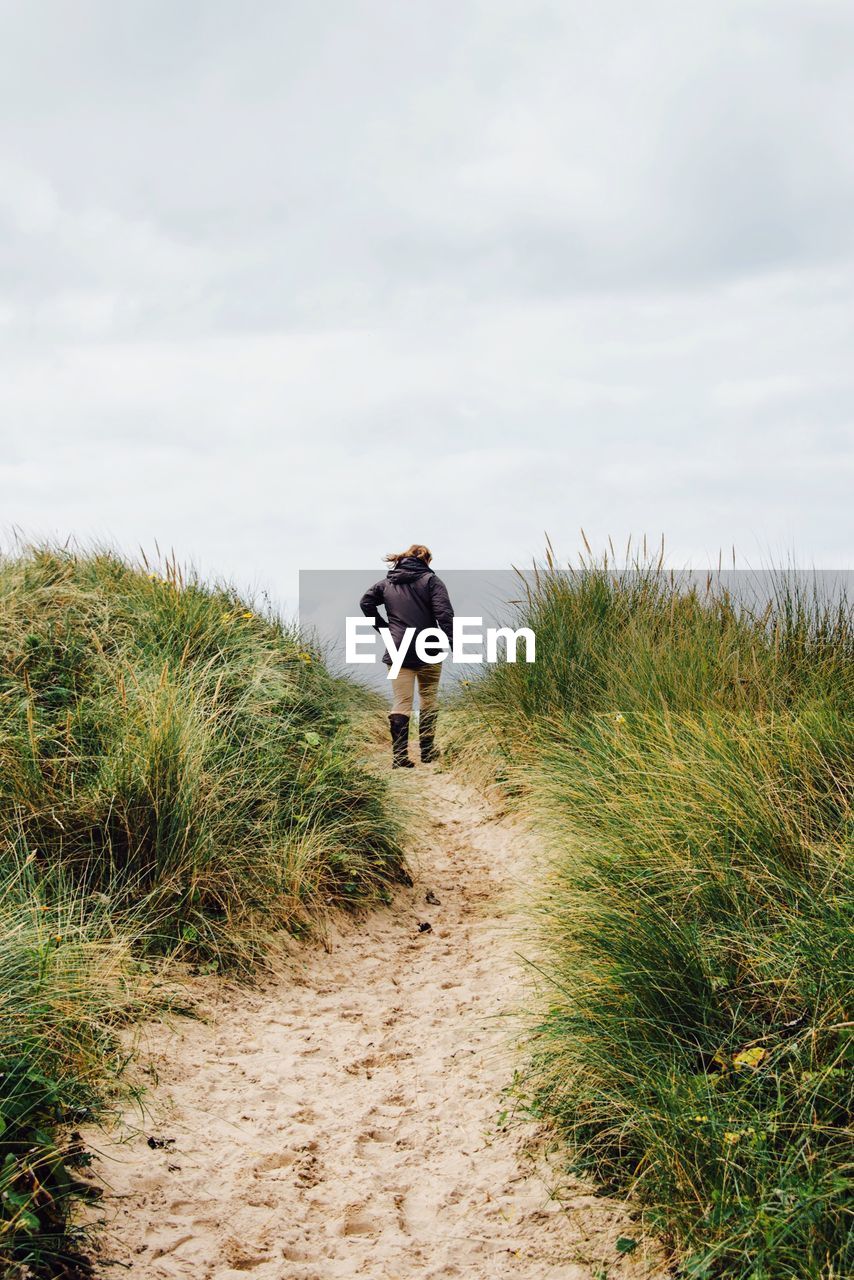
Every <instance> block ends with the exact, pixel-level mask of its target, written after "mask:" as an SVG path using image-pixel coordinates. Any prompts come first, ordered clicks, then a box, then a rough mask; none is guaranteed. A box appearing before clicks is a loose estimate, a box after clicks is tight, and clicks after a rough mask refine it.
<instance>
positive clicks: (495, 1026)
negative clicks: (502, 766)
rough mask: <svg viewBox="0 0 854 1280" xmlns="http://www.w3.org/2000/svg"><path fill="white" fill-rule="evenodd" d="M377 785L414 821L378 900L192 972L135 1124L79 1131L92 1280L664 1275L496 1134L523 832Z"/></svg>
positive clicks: (650, 1253) (500, 1131)
mask: <svg viewBox="0 0 854 1280" xmlns="http://www.w3.org/2000/svg"><path fill="white" fill-rule="evenodd" d="M395 785H396V786H398V787H401V788H404V789H409V790H414V791H416V792H417V793H419V794H420V795H422V796H424V798H425V800H426V802H427V804H428V806H429V811H430V812H429V815H428V816H426V817H425V818H424V820H423V822H422V823H421V824H420V835H419V837H418V838H417V843H416V847H415V848H414V850H413V858H412V861H413V871H414V875H415V884H414V886H413V887H412V888H411V889H404V890H401V892H400V893H399V894H398V896H397V898H396V901H395V903H394V905H393V907H391V908H389V909H382V910H380V911H376V912H373V913H371V914H368V915H366V916H364V917H363V918H362V919H360V920H351V919H347V920H341V921H338V922H337V923H336V925H335V927H334V928H332V929H331V930H330V936H329V939H328V949H325V948H324V947H323V946H321V945H319V944H318V943H316V942H315V943H313V944H305V945H300V946H294V945H291V946H288V947H285V948H284V953H283V960H282V964H281V972H276V974H275V975H274V976H272V977H270V976H268V977H266V978H265V979H263V980H262V981H261V982H260V983H258V984H257V985H254V986H251V987H249V986H240V985H238V984H235V983H233V982H230V981H224V980H223V979H221V978H211V979H205V980H204V981H202V982H199V983H196V985H195V994H196V996H197V997H198V998H199V1000H200V1006H199V1007H200V1010H201V1012H202V1013H203V1015H204V1018H203V1020H200V1019H198V1018H183V1017H179V1018H172V1019H171V1021H170V1023H169V1024H166V1023H159V1022H157V1023H151V1024H148V1025H147V1027H146V1028H145V1034H144V1037H143V1040H142V1045H141V1049H140V1052H141V1055H142V1061H143V1063H147V1064H148V1067H149V1071H150V1072H151V1074H152V1079H153V1080H154V1081H155V1082H154V1083H153V1084H152V1086H151V1088H150V1090H149V1091H148V1093H147V1096H146V1099H145V1113H144V1114H141V1113H140V1111H139V1110H136V1111H128V1112H127V1113H126V1114H125V1115H124V1116H123V1117H122V1118H121V1120H120V1121H119V1122H118V1123H117V1124H116V1125H115V1127H114V1128H113V1129H111V1130H110V1132H109V1133H108V1134H107V1135H106V1136H105V1134H104V1133H103V1132H100V1131H96V1132H94V1133H90V1134H89V1135H87V1136H88V1139H89V1141H90V1143H94V1144H96V1145H97V1147H98V1148H99V1152H100V1155H99V1158H98V1160H97V1162H96V1165H95V1172H96V1174H97V1176H98V1177H100V1179H101V1180H102V1181H103V1182H104V1184H106V1188H107V1189H106V1193H105V1196H104V1199H103V1201H102V1204H101V1208H100V1210H99V1212H100V1215H101V1217H102V1219H103V1223H102V1225H101V1227H100V1228H99V1229H98V1231H97V1233H96V1239H97V1243H96V1250H97V1254H96V1272H97V1274H98V1276H99V1277H108V1276H109V1277H115V1276H119V1275H125V1274H128V1267H129V1268H130V1274H132V1275H133V1276H139V1277H146V1278H150V1280H161V1278H164V1280H165V1278H167V1277H193V1280H238V1278H240V1277H245V1276H246V1275H247V1274H250V1275H252V1276H253V1277H256V1278H257V1280H284V1278H286V1277H287V1278H288V1280H335V1278H336V1277H355V1276H362V1277H373V1278H376V1280H395V1278H399V1280H403V1278H405V1277H414V1276H418V1277H425V1278H426V1277H454V1276H459V1277H464V1278H466V1280H486V1278H487V1277H489V1278H492V1277H510V1278H511V1280H512V1278H513V1277H526V1278H528V1280H558V1278H559V1280H582V1277H583V1278H584V1280H594V1278H595V1280H603V1278H604V1277H605V1276H607V1277H609V1278H614V1280H616V1278H617V1277H630V1276H631V1277H639V1276H653V1275H663V1274H664V1269H663V1268H662V1267H661V1265H660V1263H659V1261H658V1260H657V1254H656V1251H655V1249H654V1248H653V1247H650V1246H647V1245H646V1244H644V1242H643V1241H641V1243H640V1244H639V1246H638V1248H637V1249H635V1251H634V1252H632V1253H630V1254H627V1255H624V1254H621V1253H619V1252H618V1251H617V1249H616V1241H617V1239H618V1238H619V1237H620V1236H625V1237H631V1238H634V1239H638V1238H639V1234H640V1233H639V1229H638V1227H637V1223H636V1222H634V1221H633V1220H632V1218H631V1217H630V1216H629V1214H628V1213H627V1211H626V1209H625V1207H624V1206H622V1205H620V1204H618V1203H616V1202H614V1201H612V1200H608V1199H605V1198H601V1197H597V1196H595V1195H593V1194H592V1192H591V1190H590V1188H588V1187H585V1186H584V1185H582V1184H580V1183H577V1182H573V1181H571V1180H570V1181H567V1180H566V1179H565V1178H563V1177H562V1176H561V1175H560V1172H559V1167H558V1165H557V1164H556V1163H555V1162H554V1158H552V1160H551V1162H550V1160H549V1158H548V1154H547V1153H546V1152H544V1150H543V1143H542V1139H541V1136H540V1135H538V1134H537V1133H536V1132H535V1131H534V1129H533V1126H531V1125H530V1124H524V1123H523V1124H519V1123H512V1122H511V1123H508V1120H511V1121H512V1115H508V1114H506V1113H508V1112H512V1109H513V1099H512V1097H508V1095H507V1086H508V1085H509V1084H510V1082H511V1081H512V1078H513V1070H514V1065H516V1064H517V1063H518V1061H519V1058H518V1056H517V1051H516V1049H515V1046H514V1040H515V1039H516V1038H517V1036H518V1024H517V1023H515V1022H514V1021H513V1020H512V1019H511V1018H509V1017H508V1016H507V1015H508V1014H509V1013H510V1012H511V1011H512V1010H513V1009H514V1008H515V1007H517V1006H518V1005H519V1004H520V1003H524V1001H525V999H526V998H527V997H526V989H525V982H526V979H525V970H524V966H523V965H522V964H520V962H519V958H518V955H517V948H518V946H519V939H518V929H517V922H516V917H515V913H514V911H513V908H512V901H513V896H514V893H515V892H516V891H517V890H518V887H519V886H520V884H521V883H523V882H524V880H525V878H526V876H527V875H528V874H529V867H530V861H529V859H530V858H531V854H532V850H531V838H530V836H528V835H526V833H525V832H524V831H523V830H522V829H521V828H519V827H518V826H516V825H514V823H513V822H511V821H510V820H508V819H506V818H501V817H499V816H498V815H496V813H495V812H494V811H493V810H492V809H491V808H490V806H489V805H488V803H487V802H486V801H485V800H484V799H483V798H482V797H481V796H479V795H478V794H477V793H475V792H474V791H472V790H471V789H469V788H468V787H466V786H465V785H463V784H462V783H460V782H459V781H457V780H455V779H453V778H452V777H449V776H448V775H447V774H444V773H442V772H439V771H437V770H436V769H435V768H429V769H428V768H422V769H418V770H412V771H408V772H406V773H402V774H401V775H399V776H396V777H395ZM428 893H430V895H431V897H434V898H436V899H438V902H436V903H432V902H428V901H427V900H426V898H427V894H428ZM423 924H429V925H430V926H431V927H430V929H429V930H424V931H420V929H419V926H420V925H423ZM150 1139H153V1140H155V1142H158V1141H162V1142H164V1143H165V1145H162V1146H158V1145H155V1146H154V1147H152V1146H151V1145H149V1140H150Z"/></svg>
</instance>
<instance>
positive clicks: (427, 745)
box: [418, 711, 439, 764]
mask: <svg viewBox="0 0 854 1280" xmlns="http://www.w3.org/2000/svg"><path fill="white" fill-rule="evenodd" d="M437 719H438V712H436V711H422V712H421V716H420V718H419V721H418V743H419V746H420V747H421V763H422V764H433V763H434V761H436V760H438V759H439V752H438V751H437V750H436V748H435V746H434V744H433V739H434V737H435V736H436V721H437Z"/></svg>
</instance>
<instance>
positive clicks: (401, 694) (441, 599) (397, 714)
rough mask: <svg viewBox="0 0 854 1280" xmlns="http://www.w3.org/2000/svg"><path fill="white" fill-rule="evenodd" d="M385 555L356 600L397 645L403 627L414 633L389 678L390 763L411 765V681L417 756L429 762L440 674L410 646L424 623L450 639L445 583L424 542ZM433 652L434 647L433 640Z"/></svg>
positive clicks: (386, 657) (435, 754) (437, 667)
mask: <svg viewBox="0 0 854 1280" xmlns="http://www.w3.org/2000/svg"><path fill="white" fill-rule="evenodd" d="M385 559H386V561H387V563H389V564H390V565H391V568H390V569H389V571H388V573H387V574H386V576H385V577H384V578H381V579H380V581H379V582H377V583H375V584H374V586H372V587H371V588H370V590H369V591H366V592H365V594H364V595H363V596H362V599H361V600H360V601H359V606H360V608H361V610H362V613H363V614H364V615H365V617H366V618H372V619H373V622H374V626H375V627H377V628H379V627H384V626H387V627H388V629H389V630H390V632H391V634H392V638H393V640H394V643H395V645H397V646H399V645H400V642H401V640H402V639H403V633H404V631H405V630H406V628H407V627H415V628H416V636H415V637H413V640H412V643H411V644H410V646H409V648H408V649H407V651H406V656H405V658H404V659H403V665H402V666H401V669H400V674H399V675H397V676H396V677H395V678H394V680H393V681H392V690H393V694H394V704H393V706H392V709H391V714H390V715H389V718H388V720H389V724H390V726H391V759H392V768H394V769H412V768H414V767H415V766H414V765H413V763H412V761H411V760H410V759H409V750H408V745H407V744H408V741H409V718H410V716H411V715H412V700H413V697H414V694H415V685H416V682H417V684H418V694H419V698H420V702H421V706H420V713H419V717H418V731H419V732H418V738H419V745H420V747H421V760H422V762H423V763H424V764H430V763H432V761H434V760H438V758H439V754H438V752H437V751H436V748H435V746H434V738H435V734H436V716H437V711H436V703H437V701H438V697H439V679H440V677H441V674H442V664H441V662H422V661H421V659H420V658H419V657H418V655H417V654H416V652H415V639H416V638H417V633H418V632H420V631H424V630H425V629H426V628H427V627H438V628H439V630H440V631H442V632H444V634H445V635H446V636H447V638H448V643H449V644H450V643H451V633H452V629H453V624H454V611H453V609H452V608H451V602H450V600H449V599H448V590H447V587H446V586H445V584H444V582H443V581H442V579H441V578H437V577H436V575H435V573H434V572H433V570H432V569H431V568H430V561H431V560H432V559H433V557H432V555H431V554H430V549H429V547H423V546H421V544H420V543H417V542H416V543H413V545H412V546H411V547H409V548H408V549H407V550H406V551H400V552H397V553H394V554H392V555H388V556H386V557H385ZM380 605H383V606H384V607H385V611H386V617H387V618H388V622H387V623H386V622H385V621H384V620H383V618H382V617H381V616H380V615H379V613H378V612H377V610H378V608H379V606H380ZM425 647H426V648H428V649H429V647H430V646H429V644H428V645H426V646H425ZM433 652H436V653H438V652H439V649H438V645H437V647H436V648H434V649H433ZM383 662H385V663H386V664H387V665H388V666H391V657H390V655H389V654H388V652H386V653H385V654H384V656H383Z"/></svg>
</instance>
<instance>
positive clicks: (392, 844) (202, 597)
mask: <svg viewBox="0 0 854 1280" xmlns="http://www.w3.org/2000/svg"><path fill="white" fill-rule="evenodd" d="M366 697H367V695H361V694H359V693H358V692H357V690H356V689H355V688H353V687H352V686H350V685H348V684H347V683H346V682H345V681H342V680H339V679H335V678H333V677H332V676H331V675H330V674H329V672H328V671H327V670H326V668H325V667H324V665H323V662H322V661H321V659H320V657H319V655H318V654H317V653H316V652H315V651H314V650H313V649H312V648H311V647H310V646H307V645H306V644H305V643H304V641H303V640H302V639H301V637H300V636H299V634H298V633H297V632H296V631H295V630H294V629H293V628H291V627H289V626H287V625H285V624H284V623H283V622H282V621H280V620H279V619H277V618H275V617H273V616H271V615H269V614H266V613H263V612H261V611H259V610H257V609H256V608H255V606H254V605H253V604H252V603H251V602H247V601H244V600H242V599H241V598H240V597H239V596H238V595H236V594H235V592H234V591H232V590H231V589H229V588H226V587H216V586H208V585H205V584H204V583H203V582H201V581H199V580H198V579H197V578H195V577H194V576H192V575H189V576H185V575H184V574H183V573H182V572H181V570H180V569H179V568H178V566H177V565H176V564H175V563H174V562H172V563H167V564H166V566H165V567H163V568H160V569H157V570H155V569H153V568H152V567H151V566H149V565H147V564H146V565H143V566H135V565H132V564H129V563H128V562H126V561H125V560H123V559H121V558H120V557H118V556H117V555H114V554H112V553H110V552H92V553H77V552H74V551H70V550H68V549H59V548H52V547H37V548H33V549H30V550H26V551H22V552H20V553H18V554H16V555H14V556H11V557H7V558H5V559H2V560H0V1267H2V1266H3V1265H4V1264H5V1265H6V1266H8V1267H10V1268H12V1267H15V1268H17V1269H18V1271H19V1273H20V1274H21V1275H33V1276H35V1275H39V1276H41V1275H63V1274H67V1275H69V1276H70V1275H73V1274H75V1269H76V1270H77V1271H85V1264H84V1263H83V1262H82V1260H81V1259H80V1257H79V1253H77V1252H75V1248H74V1246H73V1241H70V1239H69V1236H68V1234H67V1232H66V1231H65V1226H66V1209H67V1201H68V1197H69V1196H70V1195H72V1194H73V1193H74V1192H75V1190H79V1187H78V1186H77V1182H78V1181H79V1179H77V1178H76V1176H75V1175H74V1174H73V1172H72V1169H73V1166H74V1164H75V1163H77V1164H79V1163H81V1162H83V1161H85V1158H86V1157H85V1153H83V1152H82V1151H80V1150H79V1149H78V1148H77V1146H76V1144H75V1142H74V1140H73V1139H69V1140H68V1141H67V1140H66V1137H64V1136H57V1135H67V1134H68V1133H69V1132H73V1130H69V1125H72V1126H73V1123H74V1120H75V1117H78V1116H82V1115H84V1114H86V1115H88V1114H89V1113H90V1112H92V1111H93V1110H94V1108H95V1107H96V1106H97V1105H98V1103H99V1100H100V1099H101V1098H102V1097H103V1094H104V1088H105V1077H107V1078H108V1077H109V1075H110V1072H111V1071H115V1070H116V1069H117V1068H118V1066H119V1065H120V1064H119V1062H118V1059H117V1056H116V1049H115V1042H114V1028H115V1025H116V1023H117V1020H120V1019H121V1018H126V1017H128V1016H131V1015H132V1014H133V1012H134V1008H135V1002H136V1001H137V1000H138V999H139V990H138V981H137V979H138V975H139V966H140V963H142V962H143V959H144V957H146V956H147V957H148V958H149V960H150V958H151V957H152V956H156V955H166V954H169V955H172V956H174V955H176V954H177V955H180V956H181V957H183V958H185V959H187V960H189V961H191V962H192V963H194V964H196V965H199V966H202V967H203V968H205V969H208V970H212V969H215V968H220V967H224V966H226V965H232V966H233V965H236V964H248V963H250V962H251V961H253V960H257V959H259V958H260V957H262V956H263V954H264V951H265V949H266V947H267V946H268V945H269V940H270V937H271V934H272V932H273V931H274V930H276V929H287V930H290V931H292V932H295V933H303V932H305V931H308V930H311V929H313V928H316V927H318V926H320V927H322V922H323V918H324V916H325V915H326V914H327V913H328V912H329V911H330V910H331V909H335V908H355V907H359V906H362V905H365V904H370V903H376V902H380V901H387V900H388V898H389V896H390V892H391V887H392V885H393V884H394V883H395V882H396V881H399V880H400V879H402V878H404V877H405V874H406V873H405V869H404V866H403V855H402V850H401V845H400V838H399V836H400V832H399V828H398V824H397V821H396V820H395V819H394V818H393V817H392V816H391V807H390V805H389V804H388V803H387V795H386V784H385V782H384V781H383V780H382V779H381V778H380V777H378V776H377V775H376V774H374V773H373V772H371V770H370V769H369V768H367V767H366V766H365V764H364V762H359V760H358V759H357V757H356V755H355V753H354V747H353V741H352V739H351V731H350V726H351V722H352V720H353V718H354V716H358V715H360V714H362V713H363V712H364V709H365V698H366Z"/></svg>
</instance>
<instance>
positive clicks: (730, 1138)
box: [723, 1129, 741, 1147]
mask: <svg viewBox="0 0 854 1280" xmlns="http://www.w3.org/2000/svg"><path fill="white" fill-rule="evenodd" d="M723 1137H724V1142H726V1143H727V1145H728V1146H730V1147H734V1146H735V1144H736V1143H737V1142H738V1140H739V1138H740V1137H741V1133H740V1131H739V1130H738V1129H725V1130H724V1135H723Z"/></svg>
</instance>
